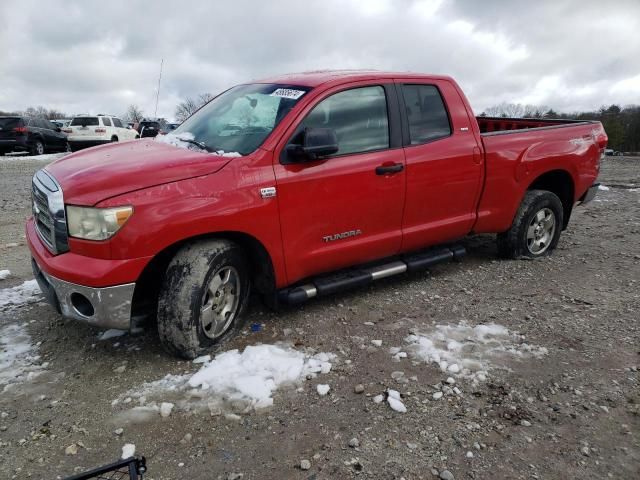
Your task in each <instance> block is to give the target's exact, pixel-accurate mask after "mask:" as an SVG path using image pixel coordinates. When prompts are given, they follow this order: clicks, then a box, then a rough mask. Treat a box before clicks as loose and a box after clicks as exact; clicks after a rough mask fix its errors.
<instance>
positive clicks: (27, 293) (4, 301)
mask: <svg viewBox="0 0 640 480" xmlns="http://www.w3.org/2000/svg"><path fill="white" fill-rule="evenodd" d="M38 300H40V287H38V282H36V281H35V280H27V281H26V282H24V283H22V284H21V285H17V286H15V287H11V288H3V289H0V308H3V307H19V306H21V305H25V304H27V303H34V302H37V301H38Z"/></svg>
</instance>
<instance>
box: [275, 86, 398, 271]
mask: <svg viewBox="0 0 640 480" xmlns="http://www.w3.org/2000/svg"><path fill="white" fill-rule="evenodd" d="M397 111H398V110H397V104H396V103H395V96H393V91H392V89H387V88H385V87H384V86H381V85H371V84H366V83H364V84H362V85H359V86H357V87H350V88H349V89H346V90H345V89H344V87H341V88H335V89H332V90H330V91H329V92H328V93H326V94H324V95H323V96H322V97H321V99H320V100H319V101H316V102H314V103H313V104H312V105H310V106H308V107H307V108H306V110H305V112H303V115H302V116H301V118H303V120H302V121H300V122H298V123H297V124H296V125H293V126H292V128H291V129H290V130H289V131H288V134H287V135H285V138H284V140H283V141H282V142H281V144H280V145H279V146H278V149H277V150H276V160H275V162H274V170H275V175H276V184H277V197H278V205H279V209H280V223H281V231H282V240H283V249H284V256H285V263H286V268H287V276H288V280H289V282H290V283H293V282H296V281H298V280H300V279H302V278H304V277H308V276H311V275H315V274H318V273H322V272H328V271H331V270H335V269H338V268H342V267H346V266H350V265H354V264H358V263H364V262H367V261H371V260H374V259H377V258H381V257H385V256H389V255H393V254H395V253H397V252H398V251H399V249H400V246H401V240H402V230H401V226H402V209H403V203H404V195H405V172H404V153H403V150H402V148H400V147H401V138H400V135H399V124H398V123H399V122H397V121H396V120H397V119H398V115H397V114H396V112H397ZM390 112H391V115H390ZM390 117H391V119H392V120H393V121H390ZM307 128H329V129H333V130H334V131H335V133H336V136H337V139H338V152H337V153H336V154H334V155H331V156H328V157H324V158H320V159H315V160H311V159H302V160H300V159H292V158H290V156H289V153H288V150H287V146H288V145H292V144H294V145H295V144H299V142H301V141H302V136H303V135H304V131H305V129H307Z"/></svg>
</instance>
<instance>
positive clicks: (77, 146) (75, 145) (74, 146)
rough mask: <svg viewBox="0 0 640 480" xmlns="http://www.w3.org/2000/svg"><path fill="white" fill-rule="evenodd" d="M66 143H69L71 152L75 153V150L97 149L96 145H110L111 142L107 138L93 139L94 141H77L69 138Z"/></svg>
mask: <svg viewBox="0 0 640 480" xmlns="http://www.w3.org/2000/svg"><path fill="white" fill-rule="evenodd" d="M68 142H69V145H70V146H71V150H73V151H74V152H75V151H76V150H82V149H83V148H89V147H97V146H98V145H105V144H107V143H110V142H111V140H110V139H107V138H101V139H95V138H94V139H87V140H77V139H74V138H69V140H68Z"/></svg>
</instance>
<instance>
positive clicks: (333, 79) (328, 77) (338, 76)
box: [256, 70, 451, 87]
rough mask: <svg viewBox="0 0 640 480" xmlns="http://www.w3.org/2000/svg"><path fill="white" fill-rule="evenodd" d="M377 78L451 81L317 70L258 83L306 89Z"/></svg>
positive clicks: (436, 77)
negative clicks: (326, 84) (295, 86)
mask: <svg viewBox="0 0 640 480" xmlns="http://www.w3.org/2000/svg"><path fill="white" fill-rule="evenodd" d="M377 78H379V79H385V80H388V79H393V78H415V79H421V80H426V79H429V80H451V77H447V76H443V75H429V74H424V73H412V72H383V71H379V70H315V71H311V72H300V73H288V74H284V75H278V76H275V77H269V78H264V79H262V80H258V81H257V82H256V83H280V84H287V85H300V86H305V87H318V86H320V85H323V84H325V83H346V82H353V81H358V80H371V79H377Z"/></svg>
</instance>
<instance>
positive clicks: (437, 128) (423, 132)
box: [402, 85, 451, 145]
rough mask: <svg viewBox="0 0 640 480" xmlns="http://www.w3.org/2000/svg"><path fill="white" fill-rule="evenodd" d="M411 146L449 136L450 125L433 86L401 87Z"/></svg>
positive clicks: (442, 103) (445, 110) (439, 97)
mask: <svg viewBox="0 0 640 480" xmlns="http://www.w3.org/2000/svg"><path fill="white" fill-rule="evenodd" d="M402 94H403V96H404V104H405V109H406V115H407V119H408V122H409V138H410V140H411V145H420V144H422V143H427V142H431V141H433V140H437V139H438V138H444V137H448V136H449V135H451V124H450V122H449V115H448V114H447V109H446V107H445V105H444V102H443V101H442V96H441V95H440V91H439V90H438V89H437V87H435V86H434V85H403V86H402Z"/></svg>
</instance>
